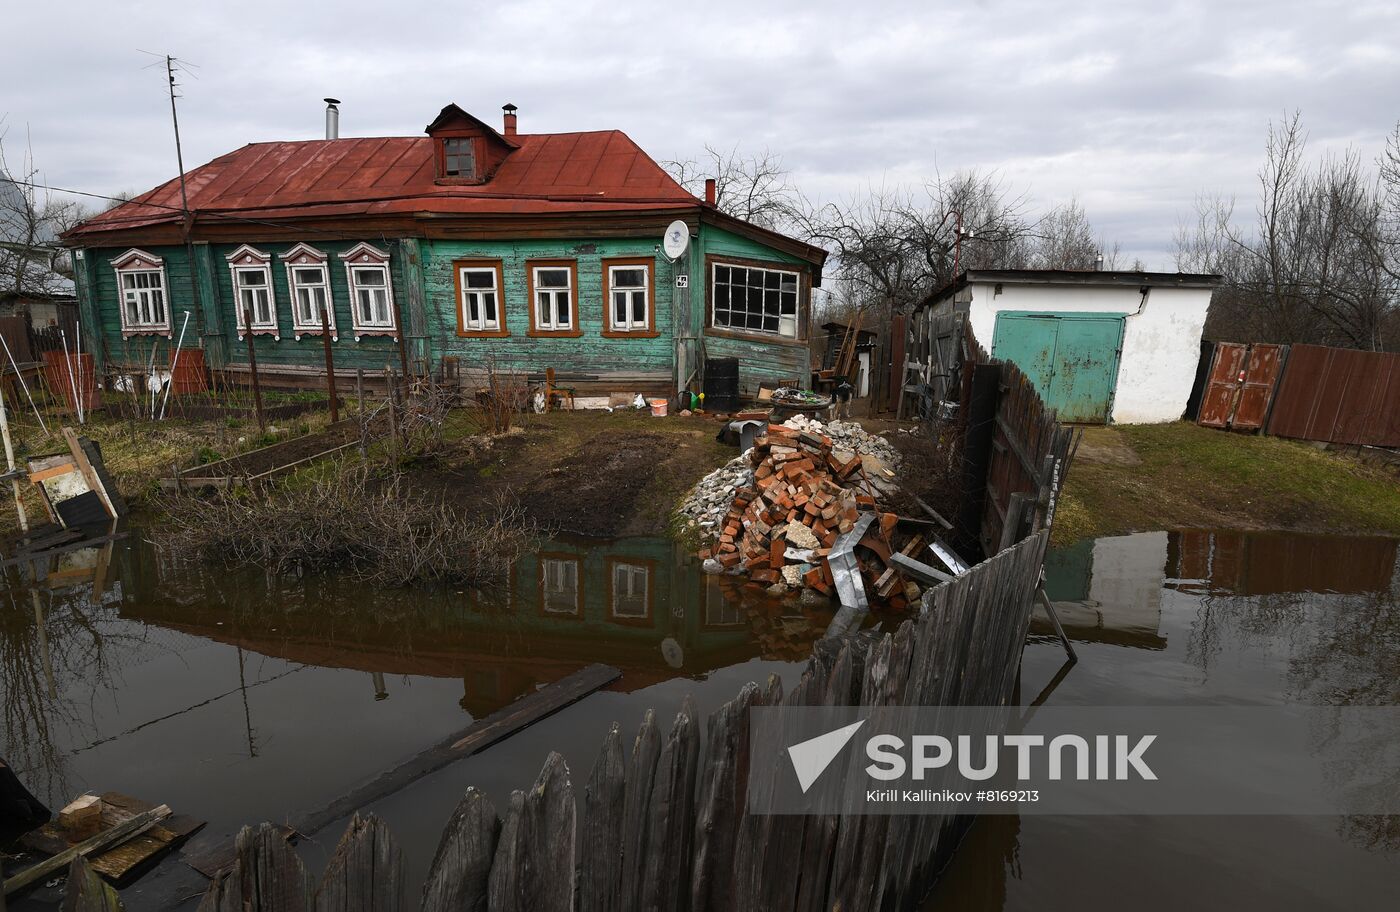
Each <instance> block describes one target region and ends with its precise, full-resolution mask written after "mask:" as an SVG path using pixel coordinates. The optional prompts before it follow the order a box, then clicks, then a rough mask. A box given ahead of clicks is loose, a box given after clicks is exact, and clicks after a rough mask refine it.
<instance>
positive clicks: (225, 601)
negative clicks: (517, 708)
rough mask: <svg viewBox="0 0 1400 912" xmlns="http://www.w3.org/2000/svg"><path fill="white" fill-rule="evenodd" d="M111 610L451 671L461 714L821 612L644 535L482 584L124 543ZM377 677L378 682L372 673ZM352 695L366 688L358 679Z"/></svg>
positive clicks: (811, 620)
mask: <svg viewBox="0 0 1400 912" xmlns="http://www.w3.org/2000/svg"><path fill="white" fill-rule="evenodd" d="M123 563H124V564H126V566H124V567H123V568H122V575H123V578H124V579H126V580H127V581H128V582H127V585H126V586H125V597H124V599H123V602H122V615H123V616H124V617H127V618H129V619H131V620H137V621H142V622H146V623H153V624H158V625H161V626H163V627H168V628H172V629H176V630H179V631H182V632H184V633H188V634H193V635H197V636H201V637H206V638H208V639H211V640H214V641H217V642H222V643H227V644H229V645H234V646H238V647H240V648H242V649H245V650H248V651H251V652H256V653H260V654H263V655H268V656H274V657H277V658H282V659H286V660H288V661H292V662H298V663H303V664H309V665H317V666H322V667H331V668H354V669H359V670H362V671H365V672H368V673H370V674H372V675H374V682H373V693H374V694H375V696H376V697H377V698H379V699H384V697H385V695H386V694H388V696H389V698H390V699H392V687H393V682H392V676H393V675H427V676H432V677H460V678H461V679H462V690H463V693H462V698H461V703H462V706H463V708H464V709H465V710H467V712H469V713H471V714H472V715H473V716H474V717H480V716H481V715H485V714H487V713H489V712H491V711H493V710H495V709H498V708H500V707H502V706H504V705H506V704H508V703H510V702H511V701H513V700H515V699H516V698H518V697H520V696H522V695H523V694H526V693H529V692H531V691H533V690H535V689H536V688H538V687H540V686H541V685H543V684H547V683H549V682H551V681H555V680H558V679H559V678H561V677H563V676H564V675H566V674H569V673H570V672H572V671H575V670H577V669H579V668H582V667H583V666H585V665H588V664H590V663H593V662H603V663H606V664H609V665H614V666H616V667H618V668H620V669H621V670H622V672H623V675H622V677H621V678H620V679H619V680H618V681H617V683H616V684H615V685H613V687H614V688H615V689H621V690H624V691H633V690H636V689H639V688H642V687H646V686H649V685H652V684H656V683H659V682H661V681H665V680H668V679H671V678H675V677H698V676H703V675H705V674H707V673H708V672H710V671H712V670H714V669H717V668H723V667H727V666H730V665H734V664H738V663H741V662H745V661H748V660H750V659H754V658H762V659H781V660H794V661H796V660H802V659H805V658H806V657H807V655H808V654H810V650H811V643H812V641H813V640H815V639H817V638H819V637H820V636H821V635H822V633H823V632H824V631H825V629H826V626H827V625H828V623H829V622H830V618H831V611H830V609H829V608H826V609H808V608H801V607H799V606H798V605H797V602H796V600H795V599H789V600H786V601H784V600H775V599H771V598H768V597H767V596H765V595H764V594H763V593H762V591H761V590H757V589H755V588H754V587H751V586H744V585H742V583H741V582H740V581H738V580H734V579H723V580H720V579H716V578H714V577H709V576H706V575H705V574H704V573H702V572H701V571H700V568H699V565H698V562H697V561H696V560H695V559H694V557H693V556H692V555H691V554H690V553H689V552H687V551H685V550H684V549H681V548H679V547H678V546H677V545H676V544H675V543H673V542H671V541H669V540H665V539H656V538H634V539H622V540H618V541H612V542H600V541H594V540H568V539H563V540H556V541H551V542H549V543H548V544H547V545H546V546H545V547H544V548H543V549H542V550H541V551H540V552H539V553H538V554H533V555H529V556H526V557H525V558H523V559H522V560H521V561H520V562H519V563H518V564H517V565H516V566H515V567H514V568H513V569H512V572H511V574H510V576H509V578H508V579H507V580H506V581H504V582H503V583H502V584H501V585H500V586H499V587H496V588H493V589H455V588H450V587H446V588H445V587H419V588H412V589H404V590H395V591H387V592H383V591H369V590H366V589H364V588H362V587H359V586H356V585H354V584H350V583H348V582H346V581H343V580H338V579H335V578H332V577H330V576H329V575H324V576H323V575H307V576H306V577H305V578H303V579H300V580H297V579H286V578H276V577H271V576H270V575H268V574H264V573H262V572H261V571H256V570H244V571H236V572H233V573H228V572H224V571H221V570H211V569H209V568H207V567H202V566H198V565H190V564H184V563H178V564H177V563H170V562H168V561H164V560H162V559H161V558H160V557H158V556H157V555H156V554H155V553H154V552H153V551H152V550H151V549H150V548H148V547H141V548H132V549H129V550H128V551H127V552H126V554H125V556H124V560H123ZM386 675H387V676H390V678H389V680H388V681H387V683H386V680H385V676H386ZM366 690H367V691H369V690H370V688H369V687H368V686H367V688H366Z"/></svg>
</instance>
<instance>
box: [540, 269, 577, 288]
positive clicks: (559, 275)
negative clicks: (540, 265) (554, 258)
mask: <svg viewBox="0 0 1400 912" xmlns="http://www.w3.org/2000/svg"><path fill="white" fill-rule="evenodd" d="M535 284H536V285H538V286H540V287H541V288H568V287H569V270H567V269H540V270H537V271H536V272H535Z"/></svg>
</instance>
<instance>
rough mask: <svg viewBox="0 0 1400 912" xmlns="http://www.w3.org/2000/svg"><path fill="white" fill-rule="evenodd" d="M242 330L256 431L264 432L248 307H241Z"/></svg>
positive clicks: (250, 312) (255, 355) (251, 323)
mask: <svg viewBox="0 0 1400 912" xmlns="http://www.w3.org/2000/svg"><path fill="white" fill-rule="evenodd" d="M243 331H244V332H245V333H247V334H248V336H247V339H248V372H249V373H250V374H252V375H253V411H254V413H255V414H256V415H257V417H258V431H259V432H261V433H266V432H267V422H266V421H265V420H263V406H262V386H261V385H260V384H259V383H258V350H257V348H256V347H255V346H254V345H253V311H252V309H250V308H248V307H244V308H243ZM172 379H173V378H172Z"/></svg>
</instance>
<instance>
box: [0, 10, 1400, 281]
mask: <svg viewBox="0 0 1400 912" xmlns="http://www.w3.org/2000/svg"><path fill="white" fill-rule="evenodd" d="M7 7H9V8H8V9H7V12H6V31H7V32H8V35H9V36H8V37H5V38H0V43H3V46H4V53H3V54H0V86H2V87H3V88H0V115H3V117H4V127H5V129H7V130H8V136H7V137H6V140H5V142H6V146H7V148H8V149H9V154H10V157H11V158H12V159H13V158H14V157H15V155H16V152H17V147H18V146H21V145H22V143H23V139H24V136H25V132H26V130H27V131H28V134H29V137H30V141H31V142H32V147H33V153H34V157H35V159H36V161H37V163H38V164H39V165H40V167H41V168H42V169H43V171H44V172H45V175H46V176H47V179H48V181H49V182H50V183H52V184H55V185H58V186H65V187H75V188H79V189H83V190H90V191H93V192H98V193H111V192H115V191H138V192H139V191H143V190H146V189H149V188H150V187H151V186H153V185H155V184H157V183H159V182H161V181H162V180H165V179H167V178H169V177H171V176H173V174H174V165H175V159H174V151H173V147H172V141H171V134H170V120H169V114H170V112H169V106H168V105H169V102H168V100H167V98H166V96H165V94H164V92H165V85H164V73H163V71H162V70H161V69H160V68H159V67H158V66H156V67H153V66H150V65H151V64H152V63H153V62H154V61H155V60H156V58H155V57H152V56H149V55H148V54H146V53H143V51H145V52H154V53H157V54H163V53H166V52H169V53H171V54H174V55H175V56H177V57H179V58H182V59H184V60H187V61H189V62H190V63H191V64H193V65H194V66H192V67H191V68H190V73H191V74H193V76H194V77H195V78H189V77H182V81H183V82H184V85H183V86H182V87H181V92H182V93H183V96H184V97H183V98H182V99H181V100H180V118H181V128H182V134H183V138H184V147H185V161H186V164H187V166H194V165H197V164H200V163H203V162H205V161H208V160H209V159H210V158H213V157H214V156H216V155H219V154H221V153H223V152H226V151H228V150H230V149H232V148H235V147H237V146H240V145H242V144H244V143H247V142H257V141H265V140H278V139H314V138H319V136H320V135H321V132H322V111H323V109H324V105H323V104H322V103H321V98H322V97H323V96H326V95H334V96H337V97H339V98H341V99H342V100H343V102H344V104H343V106H342V107H343V114H342V135H345V136H374V135H416V134H419V133H420V132H421V131H422V129H423V127H424V125H426V124H427V123H428V121H429V120H431V119H432V117H433V116H434V115H435V114H436V113H437V111H438V110H439V109H440V108H441V107H442V106H443V105H444V104H446V103H447V102H449V101H453V102H457V103H458V104H460V105H462V106H463V107H464V108H466V109H467V110H469V111H472V112H474V113H476V114H478V115H479V116H481V117H482V118H483V119H486V120H487V121H488V122H492V123H494V122H496V121H497V120H498V119H499V116H500V106H501V105H502V104H503V103H505V102H508V101H509V102H513V103H515V104H517V105H519V106H520V116H521V123H520V129H521V132H549V131H564V130H588V129H606V128H620V129H623V130H625V131H626V132H627V133H629V134H630V135H631V136H632V137H633V139H635V140H636V141H637V142H639V143H640V144H641V145H642V147H643V148H645V149H647V150H648V151H649V152H650V153H651V154H652V155H653V156H654V157H656V158H657V159H662V160H664V159H671V158H689V157H694V156H696V155H697V154H698V153H699V152H700V151H701V149H702V147H703V146H704V144H705V143H711V144H715V145H718V146H723V147H726V148H727V147H731V146H736V145H737V146H738V147H739V148H740V149H741V150H760V149H762V148H765V147H767V148H769V149H771V150H773V151H774V152H776V153H778V154H780V155H781V156H782V158H783V160H784V163H785V164H786V165H787V166H788V167H789V168H790V169H791V170H792V172H793V174H794V178H795V180H796V182H797V183H798V184H799V185H800V186H801V187H802V189H803V191H804V192H805V193H807V195H809V196H811V197H815V198H840V197H845V196H849V195H851V194H854V193H859V192H861V191H862V190H863V189H866V188H869V187H870V186H872V185H879V184H881V183H885V184H913V185H917V184H920V183H921V182H923V181H924V180H925V179H926V178H928V177H929V176H930V175H932V174H934V173H935V172H936V171H941V172H944V173H949V172H953V171H957V170H959V169H964V168H978V169H981V170H985V171H995V172H996V173H998V174H999V175H1000V176H1001V178H1002V179H1003V181H1004V183H1005V184H1006V186H1007V187H1008V189H1010V190H1012V191H1014V192H1018V193H1026V194H1028V195H1029V197H1030V199H1031V200H1032V201H1033V203H1034V205H1035V206H1036V207H1038V208H1042V207H1047V206H1050V205H1054V204H1057V203H1062V202H1065V201H1067V200H1069V199H1071V198H1073V197H1077V198H1078V199H1079V200H1080V202H1081V203H1083V205H1084V206H1085V207H1086V208H1087V210H1088V213H1089V216H1090V218H1091V219H1092V220H1093V222H1094V224H1095V226H1096V228H1097V229H1098V230H1099V231H1100V232H1101V233H1102V234H1103V235H1104V236H1106V237H1107V238H1108V239H1109V240H1118V241H1120V242H1121V243H1122V245H1123V248H1124V250H1125V252H1127V254H1128V255H1129V257H1131V256H1134V255H1136V256H1141V257H1142V258H1143V259H1144V261H1146V262H1147V264H1148V265H1149V266H1151V267H1169V266H1170V263H1171V259H1170V247H1171V236H1172V233H1173V231H1174V230H1175V228H1176V226H1177V224H1178V223H1179V221H1180V220H1181V219H1182V218H1183V217H1184V216H1186V215H1187V214H1189V212H1190V210H1191V206H1192V201H1193V199H1194V198H1195V196H1196V195H1197V194H1198V193H1200V192H1202V191H1211V192H1221V193H1225V194H1233V195H1236V196H1238V197H1239V199H1240V200H1241V202H1242V203H1243V204H1244V205H1243V208H1245V209H1249V208H1251V204H1252V199H1253V194H1254V191H1255V172H1256V170H1257V168H1258V165H1259V162H1260V159H1261V150H1262V147H1263V142H1264V134H1265V130H1266V127H1267V124H1268V121H1269V120H1270V119H1271V118H1273V119H1278V118H1279V117H1280V116H1282V114H1283V112H1285V111H1286V110H1291V109H1295V108H1297V109H1301V110H1302V112H1303V115H1304V119H1305V122H1306V124H1307V127H1308V130H1309V135H1310V148H1311V149H1312V150H1313V152H1315V153H1318V154H1320V153H1322V152H1324V151H1327V150H1341V149H1344V148H1346V147H1347V146H1349V145H1350V146H1355V147H1357V148H1358V149H1360V150H1361V152H1362V153H1363V154H1364V155H1365V156H1366V157H1368V158H1374V156H1375V155H1376V154H1377V153H1378V152H1379V151H1380V149H1381V148H1382V146H1383V143H1384V138H1385V135H1386V134H1387V133H1388V132H1389V131H1390V130H1391V129H1393V128H1394V126H1395V124H1396V121H1397V119H1400V3H1397V2H1395V0H1385V2H1371V0H1355V2H1349V3H1334V2H1318V0H1311V2H1291V0H1264V2H1252V0H1251V2H1238V0H1214V2H1208V3H1198V2H1172V0H1118V2H1114V3H1108V2H1084V0H1080V2H1077V3H1067V4H1058V3H1052V2H1033V0H1031V2H1023V0H981V2H974V0H941V2H940V0H924V2H920V3H908V4H906V3H890V2H882V0H866V2H854V3H853V2H850V0H842V2H836V3H828V2H824V0H805V2H800V3H778V2H762V0H747V2H739V3H730V2H728V0H706V2H703V3H701V4H667V3H664V2H657V0H651V2H648V3H641V4H632V3H628V2H608V3H591V2H582V0H574V2H570V3H567V4H565V3H560V2H556V3H532V2H495V3H451V2H445V3H438V4H433V5H431V6H427V5H423V4H418V3H411V2H403V3H383V2H379V3H374V4H367V3H365V4H361V3H354V2H349V0H345V2H341V3H336V4H329V3H317V2H305V3H300V4H290V3H262V2H256V0H242V2H239V3H237V4H232V3H194V2H183V3H178V4H175V3H170V4H167V3H141V2H123V3H112V2H110V0H102V2H88V0H69V2H66V3H63V4H60V5H55V6H49V5H48V4H41V3H26V4H23V5H21V4H19V3H9V4H7Z"/></svg>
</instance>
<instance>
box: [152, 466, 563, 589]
mask: <svg viewBox="0 0 1400 912" xmlns="http://www.w3.org/2000/svg"><path fill="white" fill-rule="evenodd" d="M161 507H162V508H163V510H164V512H165V513H166V514H167V516H168V519H167V520H166V522H165V524H164V526H163V528H162V530H161V531H160V532H159V533H158V535H157V538H158V544H159V545H160V546H161V547H162V548H165V549H167V550H169V551H171V552H173V553H176V554H179V555H181V556H186V557H199V558H204V559H209V560H215V561H222V562H224V563H227V564H242V563H251V564H256V565H258V566H262V567H267V568H269V569H271V570H274V571H277V572H290V571H295V570H306V571H321V572H336V573H341V574H344V575H346V576H349V577H350V578H352V579H354V580H357V581H361V582H365V583H369V584H371V585H374V586H379V587H384V588H388V587H395V586H403V585H407V584H409V583H413V582H433V581H443V582H448V583H454V584H464V583H472V584H481V583H488V582H491V581H493V580H497V579H500V578H502V577H504V576H505V575H506V573H507V572H508V571H509V570H510V567H511V565H512V564H514V563H515V561H516V560H517V559H518V558H519V557H520V555H521V554H522V553H524V552H525V551H526V550H528V549H529V548H531V547H532V546H533V545H534V543H535V541H536V540H537V538H538V536H539V530H538V529H537V528H536V526H535V524H534V522H533V521H531V520H530V519H528V518H527V517H526V515H525V511H524V510H523V509H522V508H521V507H520V506H519V504H517V503H515V502H514V501H513V500H510V499H509V498H505V497H502V498H500V499H498V500H497V501H496V502H495V503H494V504H492V506H491V507H490V508H488V509H486V510H483V511H481V512H477V513H461V512H458V511H455V510H453V509H452V508H451V507H449V506H448V505H447V504H445V503H443V502H441V501H432V500H428V499H426V498H423V497H417V496H413V495H411V494H409V493H408V492H407V491H406V490H405V486H404V484H403V479H402V477H401V476H399V475H390V476H388V477H378V476H376V475H375V474H374V472H373V471H372V470H371V469H370V467H369V466H366V465H364V464H353V463H348V462H347V463H339V464H337V465H335V466H334V467H333V470H332V471H330V472H328V473H326V474H324V475H321V476H320V477H318V478H317V479H315V480H314V481H309V482H307V483H305V484H297V485H280V486H277V487H273V488H269V489H266V490H264V491H260V492H248V491H236V492H222V493H220V494H219V495H218V496H216V497H215V498H213V499H204V498H200V497H198V496H195V495H192V494H177V495H171V496H167V497H166V498H164V502H163V503H162V504H161Z"/></svg>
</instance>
